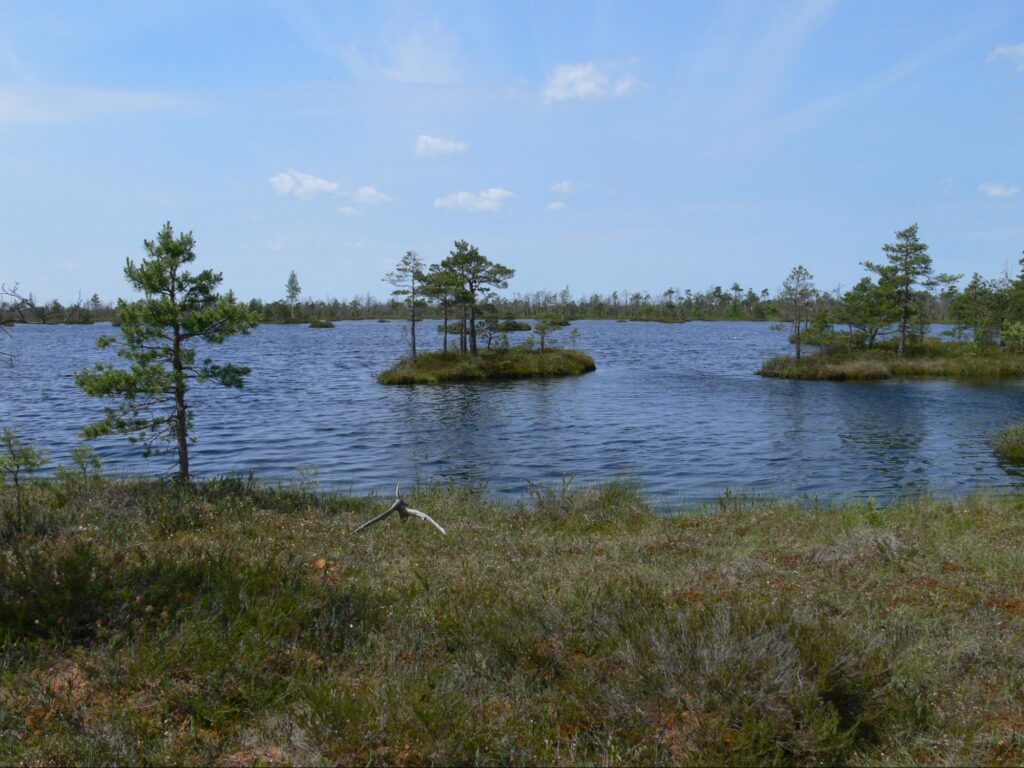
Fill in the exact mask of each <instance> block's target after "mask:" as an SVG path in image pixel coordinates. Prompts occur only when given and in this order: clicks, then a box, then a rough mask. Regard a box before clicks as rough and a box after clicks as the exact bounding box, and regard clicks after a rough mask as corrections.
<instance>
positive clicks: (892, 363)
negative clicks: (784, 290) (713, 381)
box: [757, 339, 1024, 381]
mask: <svg viewBox="0 0 1024 768" xmlns="http://www.w3.org/2000/svg"><path fill="white" fill-rule="evenodd" d="M757 373H758V375H760V376H767V377H771V378H780V379H805V380H810V381H877V380H879V379H889V378H899V377H904V378H940V377H943V378H974V379H984V378H991V379H997V378H1024V355H1022V354H1020V353H1018V352H1014V351H1009V350H1007V349H1004V348H1000V347H996V346H990V347H979V346H978V345H975V344H969V343H964V342H953V341H940V340H938V339H925V341H924V342H920V343H917V344H913V345H911V346H909V347H908V348H907V350H906V353H905V354H904V355H903V356H900V355H898V354H897V353H896V349H895V347H894V346H893V343H892V342H883V343H882V344H879V345H877V346H876V347H875V348H873V349H860V350H843V349H832V350H829V351H824V350H823V351H819V352H814V353H811V354H808V355H804V356H803V357H802V358H801V359H800V360H797V359H796V358H795V357H793V356H791V355H779V356H777V357H773V358H770V359H769V360H767V361H765V362H764V364H763V365H762V366H761V368H760V369H759V370H758V371H757Z"/></svg>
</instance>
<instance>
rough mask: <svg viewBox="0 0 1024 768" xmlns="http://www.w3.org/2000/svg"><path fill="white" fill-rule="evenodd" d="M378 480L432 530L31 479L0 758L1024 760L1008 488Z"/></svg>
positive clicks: (2, 577)
mask: <svg viewBox="0 0 1024 768" xmlns="http://www.w3.org/2000/svg"><path fill="white" fill-rule="evenodd" d="M65 486H67V487H65ZM388 490H390V489H388ZM12 494H13V489H12V488H10V487H6V488H0V504H6V503H11V502H12V501H13V500H12ZM407 499H408V501H409V502H410V504H412V505H413V506H415V507H417V508H420V509H423V510H425V511H427V512H428V513H429V514H431V515H432V516H434V517H436V518H437V519H438V520H439V521H440V522H441V523H443V524H444V525H445V526H446V528H447V529H448V531H449V535H448V536H446V537H442V536H440V535H439V534H438V533H437V532H436V531H435V530H434V529H433V528H432V527H430V526H428V525H424V524H420V523H418V522H417V521H413V520H410V521H408V522H405V523H402V522H400V521H399V520H398V519H396V518H390V519H388V520H386V521H384V522H382V523H380V524H378V525H377V526H374V527H372V528H369V529H367V530H365V531H363V532H361V533H359V534H356V535H353V534H352V531H353V530H354V529H355V528H356V527H357V525H358V524H359V523H361V522H363V521H365V520H367V519H368V518H369V517H370V516H372V515H374V514H377V513H379V512H380V511H383V509H386V507H387V504H388V503H390V499H389V498H388V497H384V498H381V497H376V496H369V497H347V496H338V495H330V494H320V493H315V492H313V491H311V490H310V489H309V488H306V487H281V486H268V485H263V484H261V483H259V482H256V481H254V480H253V479H251V478H227V479H223V480H218V481H211V482H204V483H199V484H196V485H195V486H194V487H192V488H190V489H188V490H183V489H181V488H180V487H177V486H176V485H174V484H171V483H160V482H144V481H134V482H125V481H120V482H119V481H111V480H103V479H95V480H93V479H90V480H89V481H88V482H85V481H80V482H79V481H77V480H76V484H74V485H70V484H69V483H54V482H50V481H44V482H41V483H36V484H33V486H32V487H31V489H30V492H29V493H28V494H27V495H26V498H25V501H26V503H29V504H33V505H35V509H34V510H33V511H34V513H35V514H36V515H37V516H39V517H40V518H46V519H47V520H48V525H47V526H46V533H45V535H41V534H37V533H35V532H31V531H30V532H26V533H24V534H22V535H20V536H19V537H18V538H16V539H14V540H11V541H8V542H5V543H2V544H0V647H2V648H3V653H2V654H0V763H4V764H7V763H12V764H15V763H16V764H40V763H45V764H54V763H58V764H66V763H75V764H82V763H85V764H94V763H132V764H137V763H159V764H219V765H251V764H310V763H330V764H339V763H341V764H356V763H358V764H402V765H408V764H426V763H432V764H434V763H443V764H454V763H519V764H522V763H527V764H583V765H592V764H602V765H633V764H637V763H642V764H672V765H678V764H685V763H697V764H723V763H727V764H751V765H754V764H757V765H761V764H778V763H784V764H822V763H831V764H835V763H853V764H901V765H902V764H908V763H940V764H950V763H956V764H976V763H979V764H990V763H1003V764H1019V763H1020V762H1021V761H1022V760H1024V746H1022V743H1021V740H1020V728H1021V717H1020V713H1021V711H1022V710H1024V650H1022V649H1024V553H1022V550H1021V547H1020V545H1019V542H1020V541H1021V538H1022V536H1024V516H1022V515H1021V510H1022V509H1024V501H1022V498H1021V497H1020V496H1016V495H1009V496H994V495H981V494H980V495H975V496H970V497H966V498H961V499H953V500H937V499H927V498H912V499H906V500H904V501H901V502H897V503H893V504H890V505H888V506H876V505H875V504H874V503H870V502H866V503H865V502H852V503H850V504H842V505H837V506H821V505H818V506H814V507H807V506H801V505H799V504H795V503H791V502H786V501H783V500H759V499H755V498H751V497H746V496H733V495H727V496H724V497H722V498H721V499H720V500H719V501H718V502H717V503H716V504H714V505H711V506H709V507H707V508H690V507H686V508H679V509H675V510H672V513H673V514H671V515H663V514H658V513H657V512H656V511H655V510H654V509H653V508H652V507H651V505H650V504H649V503H648V502H647V501H646V500H645V498H644V494H643V492H642V489H640V488H639V487H637V486H636V485H635V484H634V483H630V482H615V483H611V484H608V485H604V486H597V487H580V488H576V487H573V484H572V483H571V481H570V480H568V479H567V480H565V481H564V482H563V483H561V484H560V485H554V486H535V487H533V488H532V489H531V491H530V492H529V493H528V494H527V495H526V496H525V497H524V498H522V499H518V500H513V501H497V500H495V499H493V498H489V497H487V496H486V495H484V494H483V492H482V489H480V488H473V487H465V486H458V485H442V484H434V485H423V486H419V487H415V488H413V489H411V491H410V492H409V494H408V496H407Z"/></svg>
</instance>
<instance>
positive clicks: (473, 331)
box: [469, 305, 476, 355]
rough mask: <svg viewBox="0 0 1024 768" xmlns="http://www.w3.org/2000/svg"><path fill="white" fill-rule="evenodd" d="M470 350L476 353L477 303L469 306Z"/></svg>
mask: <svg viewBox="0 0 1024 768" xmlns="http://www.w3.org/2000/svg"><path fill="white" fill-rule="evenodd" d="M469 351H470V352H472V353H473V354H474V355H475V354H476V305H470V307H469Z"/></svg>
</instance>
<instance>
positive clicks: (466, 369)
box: [378, 347, 597, 384]
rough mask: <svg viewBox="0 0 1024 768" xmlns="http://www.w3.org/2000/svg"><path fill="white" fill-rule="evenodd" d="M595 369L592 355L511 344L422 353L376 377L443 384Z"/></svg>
mask: <svg viewBox="0 0 1024 768" xmlns="http://www.w3.org/2000/svg"><path fill="white" fill-rule="evenodd" d="M596 369H597V365H596V364H595V363H594V358H592V357H591V356H590V355H588V354H587V353H586V352H581V351H580V350H576V349H561V348H550V349H543V350H541V349H525V348H523V347H511V348H506V349H486V350H480V352H479V354H476V355H469V354H462V353H458V352H422V353H420V354H418V355H417V356H416V359H415V360H413V359H412V358H411V357H405V358H402V359H401V360H400V361H398V362H397V363H396V364H395V365H394V366H392V367H391V368H389V369H388V370H386V371H384V372H383V373H381V374H380V376H379V377H378V380H379V381H380V383H381V384H447V383H452V382H461V381H501V380H506V379H530V378H551V377H555V376H581V375H583V374H584V373H589V372H591V371H594V370H596Z"/></svg>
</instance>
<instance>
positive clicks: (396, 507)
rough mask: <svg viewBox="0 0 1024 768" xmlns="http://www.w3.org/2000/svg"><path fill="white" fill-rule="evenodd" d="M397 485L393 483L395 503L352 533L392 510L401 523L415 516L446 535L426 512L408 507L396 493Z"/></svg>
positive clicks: (377, 521)
mask: <svg viewBox="0 0 1024 768" xmlns="http://www.w3.org/2000/svg"><path fill="white" fill-rule="evenodd" d="M399 485H400V484H399V483H395V503H394V504H392V505H391V506H390V507H388V510H387V511H386V512H383V513H381V514H379V515H377V516H376V517H375V518H373V519H372V520H367V521H366V522H365V523H363V524H362V525H360V526H359V527H358V528H356V529H355V530H354V531H352V533H359V532H360V531H361V530H363V528H369V527H370V526H371V525H373V524H374V523H379V522H380V521H381V520H383V519H384V518H385V517H387V516H388V515H390V514H391V513H392V512H397V513H398V516H399V517H400V518H401V520H402V522H403V523H404V522H405V521H406V520H408V519H409V518H410V517H416V518H419V519H420V520H426V521H427V522H428V523H430V524H431V525H432V526H434V527H435V528H437V530H439V531H440V532H441V533H442V534H444V535H445V536H447V535H448V532H447V531H446V530H445V529H444V528H442V527H441V526H440V525H438V524H437V521H436V520H434V518H432V517H431V516H430V515H428V514H427V513H426V512H420V511H419V510H418V509H413V508H412V507H410V506H409V505H408V504H406V503H405V499H403V498H402V497H401V495H400V494H399V493H398V488H399Z"/></svg>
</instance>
